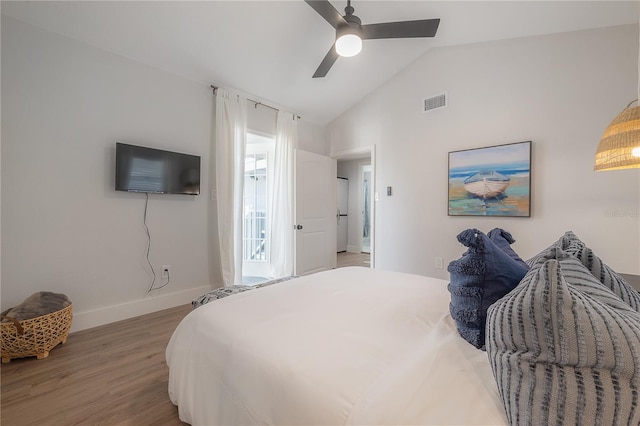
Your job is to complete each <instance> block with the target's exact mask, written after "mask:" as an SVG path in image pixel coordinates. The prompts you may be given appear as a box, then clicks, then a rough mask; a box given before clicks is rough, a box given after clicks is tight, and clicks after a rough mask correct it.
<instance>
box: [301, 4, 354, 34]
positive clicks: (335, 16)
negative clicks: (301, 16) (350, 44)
mask: <svg viewBox="0 0 640 426" xmlns="http://www.w3.org/2000/svg"><path fill="white" fill-rule="evenodd" d="M304 1H305V2H307V4H308V5H309V6H311V7H312V8H313V10H315V11H316V12H318V14H320V16H322V17H323V18H324V19H325V21H327V22H328V23H330V24H331V26H333V28H335V29H338V26H339V25H348V23H347V21H345V20H344V18H343V17H342V15H340V12H338V11H337V10H336V8H335V7H333V6H332V5H331V3H329V0H304Z"/></svg>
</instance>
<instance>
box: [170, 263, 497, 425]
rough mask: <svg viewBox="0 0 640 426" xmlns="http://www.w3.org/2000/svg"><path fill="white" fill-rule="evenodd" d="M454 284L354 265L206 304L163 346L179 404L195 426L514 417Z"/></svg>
mask: <svg viewBox="0 0 640 426" xmlns="http://www.w3.org/2000/svg"><path fill="white" fill-rule="evenodd" d="M447 283H448V282H447V281H444V280H440V279H435V278H428V277H423V276H418V275H411V274H402V273H396V272H388V271H381V270H373V269H368V268H358V267H352V268H342V269H336V270H332V271H326V272H321V273H318V274H314V275H309V276H305V277H301V278H298V279H294V280H291V281H287V282H283V283H279V284H276V285H273V286H268V287H264V288H259V289H256V290H252V291H248V292H244V293H241V294H237V295H233V296H231V297H227V298H224V299H220V300H216V301H214V302H211V303H208V304H207V305H204V306H202V307H200V308H198V309H196V310H195V311H193V312H191V313H190V314H189V315H187V317H186V318H185V319H184V320H183V321H182V322H181V323H180V325H179V326H178V328H177V329H176V331H175V333H174V334H173V336H172V338H171V340H170V342H169V345H168V347H167V351H166V359H167V364H168V366H169V369H170V374H169V396H170V398H171V401H172V402H173V403H174V404H176V405H177V406H178V409H179V414H180V419H181V420H183V421H185V422H187V423H191V424H193V425H252V424H256V425H345V424H359V425H376V424H385V425H386V424H394V425H397V424H407V425H424V424H437V425H445V424H449V425H501V424H506V417H505V415H504V410H503V407H502V403H501V401H500V398H499V395H498V392H497V388H496V384H495V381H494V378H493V374H492V372H491V368H490V365H489V362H488V358H487V355H486V353H485V352H483V351H480V350H478V349H476V348H474V347H473V346H472V345H470V344H469V343H467V342H466V341H464V340H463V339H462V338H461V337H460V336H459V335H458V333H457V331H456V328H455V324H454V322H453V320H452V319H451V317H450V315H449V309H448V306H449V300H450V297H449V293H448V291H447V289H446V286H447Z"/></svg>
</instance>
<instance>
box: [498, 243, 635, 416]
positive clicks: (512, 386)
mask: <svg viewBox="0 0 640 426" xmlns="http://www.w3.org/2000/svg"><path fill="white" fill-rule="evenodd" d="M638 348H640V313H638V312H636V311H634V310H633V309H631V308H630V307H629V306H628V305H627V304H626V303H624V302H623V301H622V300H621V299H620V298H618V297H617V296H616V295H615V294H614V293H613V292H611V291H610V290H609V289H607V288H606V287H604V286H602V284H601V283H600V282H599V281H598V280H596V279H595V278H594V277H593V275H591V273H590V272H589V271H588V270H587V269H586V267H585V266H584V265H582V264H581V262H579V261H577V259H575V258H574V257H572V256H570V255H568V254H567V253H564V252H562V250H560V249H557V248H556V249H554V250H549V251H548V252H547V254H546V257H545V260H544V261H541V262H539V264H538V266H537V267H535V268H532V269H531V270H530V271H529V273H528V274H527V275H526V276H525V278H524V279H523V280H522V282H521V284H520V285H519V286H518V287H517V288H516V289H515V290H514V291H512V292H511V293H510V294H508V295H507V296H506V297H504V298H503V299H501V300H500V301H498V302H496V303H495V304H494V305H493V306H491V308H490V309H489V311H488V318H487V354H488V356H489V361H490V364H491V367H492V369H493V374H494V377H495V379H496V383H497V385H498V390H499V393H500V396H501V398H502V401H503V403H504V406H505V410H506V414H507V418H508V420H509V423H510V424H514V425H515V424H552V423H555V424H576V425H578V424H580V425H587V424H594V425H604V424H606V425H628V424H640V409H639V407H638V402H639V398H640V395H639V391H640V375H639V374H637V371H638V370H639V369H640V350H639V349H638Z"/></svg>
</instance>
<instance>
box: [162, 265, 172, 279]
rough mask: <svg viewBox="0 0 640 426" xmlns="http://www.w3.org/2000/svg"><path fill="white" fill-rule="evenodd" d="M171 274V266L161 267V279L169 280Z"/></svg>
mask: <svg viewBox="0 0 640 426" xmlns="http://www.w3.org/2000/svg"><path fill="white" fill-rule="evenodd" d="M170 274H171V265H164V266H163V267H162V278H167V279H168V278H169V275H170Z"/></svg>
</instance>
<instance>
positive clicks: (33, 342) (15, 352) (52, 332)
mask: <svg viewBox="0 0 640 426" xmlns="http://www.w3.org/2000/svg"><path fill="white" fill-rule="evenodd" d="M72 318H73V312H72V309H71V305H69V306H67V307H65V308H63V309H60V310H59V311H56V312H52V313H50V314H47V315H42V316H40V317H36V318H31V319H27V320H23V321H20V322H18V321H16V323H17V324H15V323H13V322H4V321H3V322H0V328H1V330H2V342H1V343H2V363H3V364H6V363H8V362H10V361H11V360H12V359H13V358H24V357H28V356H36V357H38V359H43V358H46V357H48V356H49V351H50V350H51V349H53V348H54V347H56V346H57V345H58V343H65V342H66V341H67V336H68V335H69V328H70V327H71V319H72ZM20 328H22V333H20Z"/></svg>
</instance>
